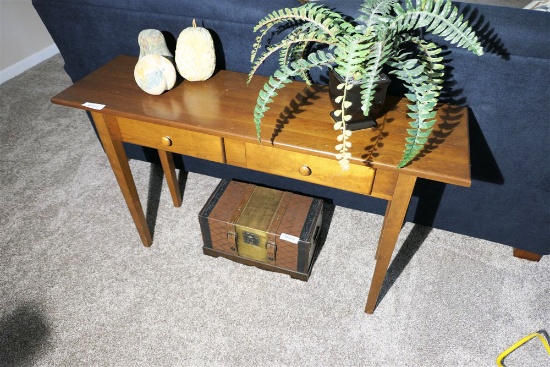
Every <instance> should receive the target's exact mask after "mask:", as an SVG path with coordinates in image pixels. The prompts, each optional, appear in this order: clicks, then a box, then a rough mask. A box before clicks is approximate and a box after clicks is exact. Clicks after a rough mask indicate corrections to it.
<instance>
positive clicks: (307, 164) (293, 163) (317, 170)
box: [246, 143, 375, 195]
mask: <svg viewBox="0 0 550 367" xmlns="http://www.w3.org/2000/svg"><path fill="white" fill-rule="evenodd" d="M246 166H247V167H248V168H250V169H253V170H257V171H262V172H266V173H271V174H274V175H279V176H284V177H289V178H294V179H297V180H301V181H306V182H311V183H315V184H319V185H324V186H329V187H334V188H337V189H342V190H347V191H352V192H356V193H359V194H365V195H369V194H370V193H371V190H372V183H373V181H374V173H375V170H374V169H372V168H370V167H366V166H359V165H354V164H352V165H350V169H349V170H348V171H342V168H341V167H340V164H338V161H337V160H336V159H329V158H321V157H316V156H311V155H308V154H303V153H297V152H290V151H286V150H282V149H277V148H273V147H267V146H262V145H258V144H251V143H247V144H246Z"/></svg>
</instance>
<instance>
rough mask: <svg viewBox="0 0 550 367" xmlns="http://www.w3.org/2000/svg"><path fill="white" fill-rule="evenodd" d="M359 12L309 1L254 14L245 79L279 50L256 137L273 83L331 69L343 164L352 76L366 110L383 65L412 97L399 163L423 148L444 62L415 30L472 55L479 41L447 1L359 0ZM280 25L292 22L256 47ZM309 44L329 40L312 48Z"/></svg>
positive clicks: (257, 116)
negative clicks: (337, 79)
mask: <svg viewBox="0 0 550 367" xmlns="http://www.w3.org/2000/svg"><path fill="white" fill-rule="evenodd" d="M359 13H360V16H359V17H357V18H356V19H354V20H350V19H348V18H346V17H344V16H343V15H341V14H340V13H338V12H337V11H335V10H332V9H329V8H327V7H324V6H322V5H318V4H315V3H307V4H305V5H302V6H299V7H296V8H291V9H289V8H286V9H281V10H278V11H274V12H272V13H271V14H269V15H267V16H266V17H265V18H263V19H262V20H260V22H259V23H258V24H257V25H256V27H255V28H254V31H255V32H259V35H258V36H257V37H256V42H255V43H254V46H253V49H252V54H251V62H252V64H253V65H252V68H251V71H250V73H249V81H250V79H251V78H252V77H253V75H254V74H255V73H256V70H257V69H258V68H259V66H260V65H261V64H262V63H263V62H264V61H265V60H266V59H267V58H268V57H269V56H271V55H272V54H274V53H278V57H279V67H278V69H277V70H275V71H274V73H273V74H272V75H271V77H270V78H269V80H268V82H266V84H265V85H264V87H263V89H262V90H261V91H260V93H259V95H258V100H257V103H256V107H255V109H254V121H255V124H256V133H257V135H258V139H260V125H261V121H262V118H263V117H264V113H265V112H266V111H267V110H268V109H269V107H268V105H269V103H271V102H272V99H273V97H274V96H276V95H277V90H279V89H281V88H283V87H284V86H285V85H286V84H288V83H290V82H291V81H292V80H293V78H294V77H297V76H299V77H302V78H303V79H304V80H305V81H306V82H307V83H308V84H310V83H311V81H310V78H309V76H308V72H309V70H310V69H312V68H315V67H325V66H326V67H329V68H333V69H334V70H335V71H336V72H337V73H338V74H339V75H340V76H341V77H342V79H343V80H344V82H343V83H341V84H340V85H338V89H340V90H343V92H344V93H343V96H342V97H340V99H341V100H339V101H336V102H337V103H339V104H340V105H341V106H342V107H341V109H339V110H336V111H334V115H335V116H337V121H336V122H335V124H334V129H335V130H339V131H340V135H338V138H337V139H338V143H337V145H336V146H335V148H336V150H337V151H338V154H336V158H337V159H338V160H339V162H340V165H341V166H342V168H343V169H347V168H348V167H349V158H350V157H351V155H350V153H349V148H350V147H351V141H350V137H351V134H352V132H351V131H350V130H348V129H347V127H346V122H347V121H349V119H350V116H349V115H346V113H345V112H346V109H347V108H348V107H349V105H350V103H351V102H349V101H348V100H347V99H346V91H348V90H349V89H351V87H352V83H357V82H359V83H360V84H361V103H362V107H361V108H362V110H363V113H364V114H365V116H367V115H368V113H369V110H370V108H371V105H372V103H373V98H374V93H375V84H374V82H375V81H376V80H377V78H379V75H380V73H381V72H382V68H383V67H384V66H385V65H386V66H387V67H389V68H390V69H391V71H390V72H389V73H390V74H393V75H395V77H397V78H399V79H400V80H402V81H403V82H404V86H405V87H406V89H407V90H408V93H406V94H405V96H406V97H407V98H408V100H409V101H410V104H408V107H409V109H410V112H409V114H408V115H409V116H410V118H411V119H412V121H411V122H410V128H408V129H407V132H408V135H409V136H408V137H407V138H406V142H405V149H404V152H403V156H402V159H401V162H399V164H398V167H400V168H401V167H403V166H405V165H406V164H407V163H409V162H410V161H411V160H412V159H413V158H414V157H415V156H416V155H417V154H418V153H419V152H420V151H421V150H422V148H423V147H424V145H425V143H426V142H427V140H428V136H429V135H430V133H431V131H432V126H433V125H434V123H435V111H434V108H435V107H436V103H437V101H438V97H439V95H440V91H441V89H442V83H443V76H444V65H443V57H442V56H441V53H442V48H441V47H440V46H439V45H437V44H435V43H434V42H432V41H427V40H425V39H423V38H421V37H420V36H419V35H418V33H419V32H418V31H419V30H420V31H423V32H424V33H432V34H434V35H438V36H440V37H442V38H444V39H445V40H446V41H448V42H450V43H451V44H454V45H457V46H459V47H462V48H465V49H468V50H470V51H472V52H473V53H474V54H476V55H482V54H483V50H482V48H481V45H480V43H479V41H478V39H477V37H476V35H475V33H474V31H473V30H472V29H471V28H470V27H469V26H468V22H467V21H465V20H464V19H463V16H462V15H461V14H459V11H458V9H457V8H456V7H455V6H454V5H452V4H451V2H450V1H449V0H419V1H418V2H417V3H416V4H413V3H412V1H411V0H405V1H404V4H403V5H402V4H401V3H400V2H399V1H398V0H365V1H364V2H363V3H362V5H361V7H360V8H359ZM279 26H292V27H293V29H292V31H290V32H289V33H288V34H287V35H286V36H285V37H284V38H283V39H281V40H280V41H279V42H276V43H274V44H271V45H269V46H268V47H267V49H266V50H265V51H264V52H263V53H261V54H259V50H260V48H261V46H262V43H263V40H264V38H266V36H267V35H268V34H269V32H270V30H272V29H273V27H279ZM312 44H321V45H326V46H328V47H325V48H322V47H315V48H311V47H310V46H311V45H312ZM411 46H413V47H412V48H411ZM311 50H313V51H311Z"/></svg>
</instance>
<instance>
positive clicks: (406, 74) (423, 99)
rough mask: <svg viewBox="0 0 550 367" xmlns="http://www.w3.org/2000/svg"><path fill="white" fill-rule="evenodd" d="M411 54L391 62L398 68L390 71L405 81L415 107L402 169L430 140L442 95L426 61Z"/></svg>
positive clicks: (408, 95)
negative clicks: (440, 95)
mask: <svg viewBox="0 0 550 367" xmlns="http://www.w3.org/2000/svg"><path fill="white" fill-rule="evenodd" d="M409 57H410V54H406V53H403V54H401V55H399V56H398V57H396V58H395V59H394V60H392V61H389V62H388V63H389V64H390V66H392V67H393V68H394V69H395V70H393V71H391V72H390V73H391V74H394V75H396V76H397V77H398V78H399V79H401V80H402V81H403V82H404V85H405V87H406V88H407V89H408V90H409V92H410V93H407V94H405V96H406V97H407V99H409V101H410V102H412V103H411V104H409V105H408V106H409V109H410V110H411V112H409V113H408V116H409V117H410V118H412V119H413V121H412V122H411V123H410V126H411V127H412V129H407V133H408V134H409V136H408V137H407V138H406V139H405V150H404V152H403V156H402V158H401V161H400V162H399V164H398V167H399V168H402V167H404V166H405V165H406V164H407V163H409V162H410V161H411V160H412V159H414V157H416V156H417V155H418V153H420V151H421V150H422V149H423V148H424V145H425V144H426V142H427V141H428V136H429V135H430V134H431V132H432V127H433V125H434V123H435V121H436V120H435V115H436V113H435V111H434V108H435V106H436V104H437V96H438V95H439V88H438V86H437V85H435V84H433V82H432V80H431V79H430V78H429V77H428V76H427V75H426V73H425V72H424V70H425V64H424V63H423V62H422V61H420V60H418V59H414V58H409Z"/></svg>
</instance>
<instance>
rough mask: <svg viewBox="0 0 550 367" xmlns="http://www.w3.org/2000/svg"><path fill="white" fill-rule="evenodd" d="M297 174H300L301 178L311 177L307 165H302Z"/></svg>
mask: <svg viewBox="0 0 550 367" xmlns="http://www.w3.org/2000/svg"><path fill="white" fill-rule="evenodd" d="M298 172H300V174H301V175H302V176H309V175H311V168H309V167H308V166H307V165H305V164H304V165H303V166H302V167H300V168H299V169H298Z"/></svg>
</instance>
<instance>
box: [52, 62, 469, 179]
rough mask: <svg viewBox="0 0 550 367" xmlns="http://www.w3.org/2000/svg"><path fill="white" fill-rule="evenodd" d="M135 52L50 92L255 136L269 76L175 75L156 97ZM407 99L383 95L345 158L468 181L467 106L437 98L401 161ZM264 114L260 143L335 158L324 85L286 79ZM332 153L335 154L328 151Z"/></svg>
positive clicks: (129, 113)
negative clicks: (422, 138) (422, 135)
mask: <svg viewBox="0 0 550 367" xmlns="http://www.w3.org/2000/svg"><path fill="white" fill-rule="evenodd" d="M136 62H137V58H136V57H131V56H119V57H117V58H116V59H114V60H113V61H111V62H109V63H108V64H106V65H105V66H103V67H101V68H99V69H98V70H96V71H95V72H93V73H91V74H90V75H88V76H86V77H84V78H83V79H81V80H79V81H78V82H76V83H75V84H73V85H72V86H70V87H69V88H67V89H66V90H64V91H63V92H61V93H59V94H58V95H56V96H55V97H53V98H52V102H53V103H56V104H60V105H64V106H69V107H75V108H79V109H83V110H90V111H93V109H92V108H89V107H85V106H83V105H82V104H83V103H86V102H91V103H98V104H103V105H105V107H104V108H103V109H102V110H101V113H105V114H112V115H115V116H121V117H127V118H131V119H136V120H140V121H148V122H154V123H156V124H160V125H166V126H171V127H178V128H182V129H186V130H190V131H197V132H201V133H206V134H211V135H215V136H220V137H224V138H231V139H235V140H240V141H247V142H254V143H258V140H257V138H256V130H255V128H254V120H253V111H254V106H255V103H256V99H257V96H258V91H259V90H260V89H261V88H262V87H263V85H264V83H265V82H266V80H267V78H265V77H261V76H255V77H254V78H253V79H252V81H251V83H250V84H249V85H247V84H246V79H247V75H246V74H242V73H236V72H231V71H218V72H217V73H215V74H214V75H213V76H212V77H211V78H210V79H208V80H207V81H204V82H189V81H186V80H180V81H178V82H177V83H176V86H175V87H174V88H173V89H171V90H169V91H166V92H164V93H163V94H162V95H159V96H154V95H149V94H147V93H145V92H143V91H142V90H141V89H140V88H139V87H138V86H137V84H136V83H135V80H134V75H133V70H134V66H135V64H136ZM406 104H407V100H406V99H404V98H403V99H399V98H395V97H391V96H388V97H387V98H386V103H385V105H384V110H383V111H382V112H381V114H382V115H381V116H380V117H379V118H377V119H376V120H377V122H378V124H379V126H377V127H376V128H372V129H366V130H360V131H355V132H353V135H352V137H351V140H350V141H351V142H352V148H351V149H350V152H351V153H352V158H351V159H350V163H351V164H358V165H367V166H369V167H373V168H377V169H384V170H390V171H399V172H402V173H406V174H410V175H414V176H417V177H422V178H427V179H431V180H435V181H440V182H446V183H450V184H456V185H460V186H470V184H471V179H470V156H469V138H468V113H467V109H466V108H463V107H456V106H450V105H441V106H439V108H438V111H437V122H436V124H435V125H434V129H433V132H432V135H431V136H430V138H429V140H428V144H427V146H426V147H425V148H424V150H423V152H421V153H420V159H418V158H417V159H415V160H414V161H412V162H411V163H410V164H409V165H407V166H406V167H404V168H401V169H398V168H396V165H397V164H398V163H399V161H400V159H401V155H402V153H403V149H404V146H405V138H406V136H407V132H406V130H405V129H406V128H407V127H408V123H409V121H410V119H409V118H408V116H407V106H406ZM270 106H271V108H270V110H269V111H268V112H267V113H266V115H265V117H264V119H263V120H262V142H261V144H263V145H273V146H275V147H281V148H284V149H287V150H291V151H297V152H302V153H306V154H310V155H315V156H320V157H328V158H333V157H334V156H335V155H336V153H337V152H336V151H335V150H334V146H335V145H336V143H337V141H336V137H337V136H338V134H339V133H338V131H335V130H334V129H333V127H332V126H333V122H332V119H331V117H330V116H329V112H330V111H331V110H332V107H331V103H330V100H329V96H328V88H327V87H326V86H320V85H314V86H307V85H306V84H304V83H302V82H292V83H290V84H289V85H288V86H287V87H285V88H283V89H282V90H280V91H278V96H277V97H276V98H275V99H274V101H273V103H272V104H271V105H270ZM334 159H335V158H334Z"/></svg>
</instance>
